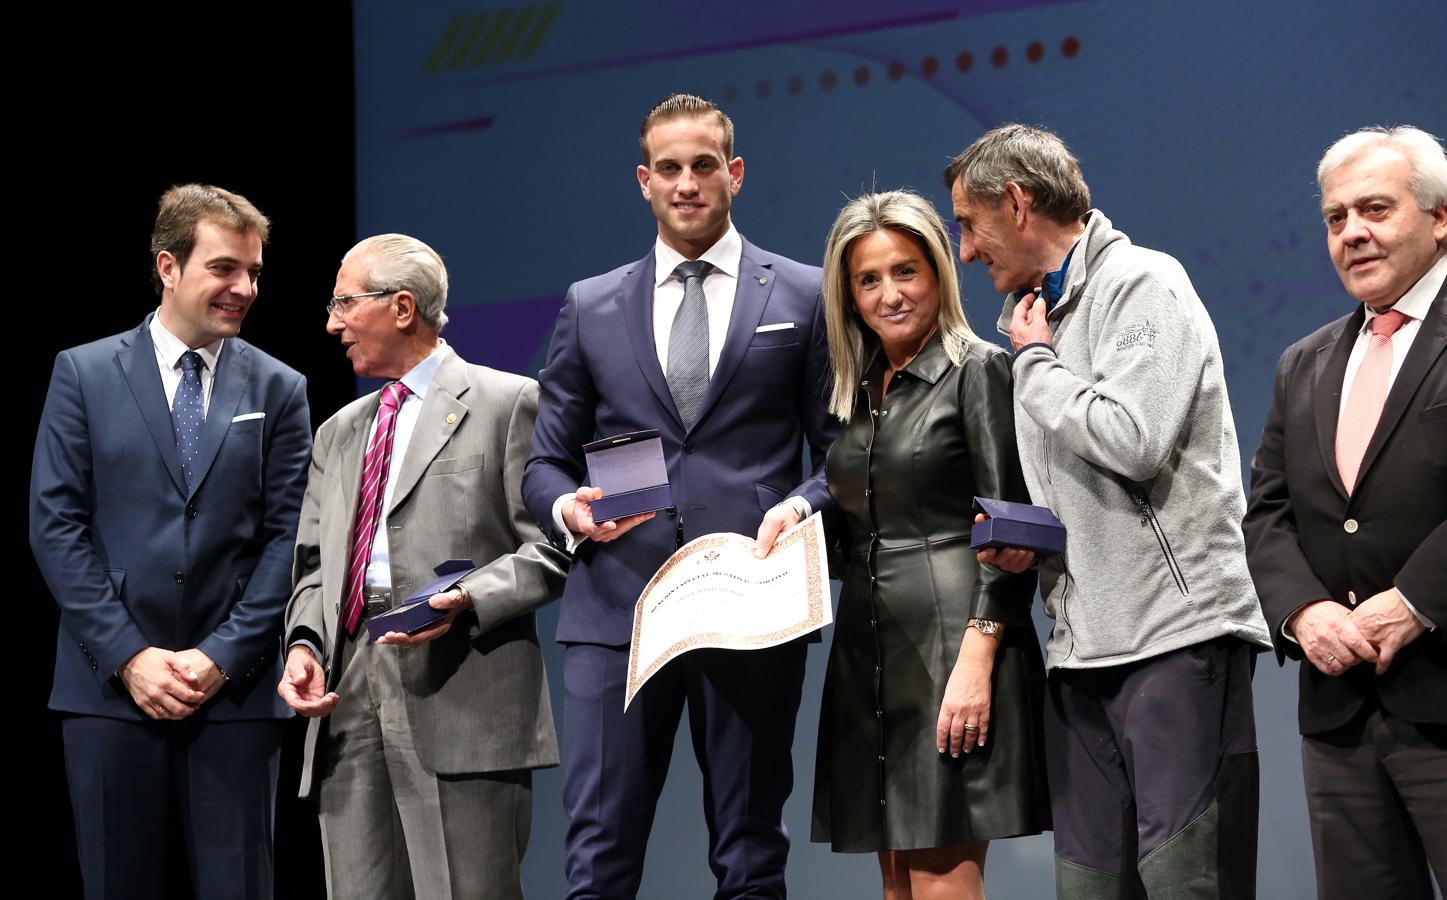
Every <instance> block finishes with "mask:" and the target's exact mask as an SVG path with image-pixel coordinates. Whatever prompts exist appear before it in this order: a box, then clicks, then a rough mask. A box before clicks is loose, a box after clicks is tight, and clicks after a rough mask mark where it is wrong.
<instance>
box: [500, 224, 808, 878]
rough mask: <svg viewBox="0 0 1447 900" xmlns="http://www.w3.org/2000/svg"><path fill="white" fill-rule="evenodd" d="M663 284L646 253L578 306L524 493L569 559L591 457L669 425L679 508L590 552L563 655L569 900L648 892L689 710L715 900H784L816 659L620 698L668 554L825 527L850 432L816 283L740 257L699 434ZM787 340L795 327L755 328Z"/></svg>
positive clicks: (658, 686) (566, 601)
mask: <svg viewBox="0 0 1447 900" xmlns="http://www.w3.org/2000/svg"><path fill="white" fill-rule="evenodd" d="M654 271H655V264H654V258H653V254H652V253H651V252H650V253H649V254H648V255H647V256H645V257H644V258H643V259H641V260H638V261H637V262H635V263H632V264H630V265H627V266H624V267H622V268H620V269H616V270H614V271H612V272H609V273H608V274H606V275H600V276H598V277H595V278H590V279H587V280H585V281H580V282H578V283H576V284H574V285H573V286H572V287H571V288H570V289H569V291H568V296H567V299H566V301H565V303H564V305H563V310H562V312H561V313H560V314H559V316H558V322H557V326H556V329H555V331H554V333H553V341H552V346H551V347H550V349H549V351H548V360H547V365H546V367H545V368H544V369H543V370H542V372H541V373H540V374H539V381H540V383H541V385H542V396H541V400H540V406H539V412H538V422H537V428H536V431H535V432H534V440H533V457H532V459H531V460H530V461H529V463H528V468H527V473H526V476H525V477H524V479H523V497H524V500H525V501H526V503H527V505H528V508H529V509H530V510H531V511H532V513H533V515H534V516H536V517H537V519H538V521H539V523H541V524H542V526H543V528H544V529H545V531H547V532H549V533H550V537H551V538H552V539H553V540H554V541H555V542H558V543H561V542H562V541H563V539H564V536H563V535H560V534H557V533H556V528H555V525H554V523H553V517H552V508H553V504H554V502H555V501H556V500H557V498H558V497H559V496H562V495H564V494H571V493H572V492H573V491H574V490H576V488H577V487H578V486H579V485H580V484H584V483H586V479H587V467H586V464H585V462H584V459H583V451H582V445H583V444H584V443H587V442H589V441H592V440H595V439H597V438H600V437H606V436H609V435H614V434H619V433H623V432H629V431H638V430H641V429H647V428H656V429H658V430H659V431H660V432H661V434H662V439H663V449H664V455H665V458H666V460H667V464H668V476H669V482H670V484H671V487H672V491H673V499H674V502H675V504H676V510H675V511H670V512H669V513H668V514H664V513H660V514H658V515H657V516H655V517H654V518H653V519H652V520H651V521H648V522H645V523H644V524H642V525H640V526H638V527H636V528H634V529H633V530H632V531H630V532H629V533H627V534H626V535H624V536H623V537H621V538H619V539H618V540H616V541H612V542H609V543H596V542H593V541H585V542H583V543H582V544H581V545H580V546H579V547H578V548H577V551H576V554H575V557H574V559H573V564H572V568H571V570H570V571H569V574H568V583H567V587H566V588H565V590H564V594H563V601H562V611H561V616H560V620H559V623H558V632H557V639H558V641H560V642H562V643H563V644H565V645H566V650H565V652H564V674H563V683H564V689H565V692H566V702H565V705H564V728H563V766H564V805H565V807H566V808H567V812H568V816H569V830H568V860H567V877H568V882H569V892H570V893H569V896H570V897H628V896H632V895H633V894H634V893H636V891H637V887H638V880H639V877H640V875H641V872H642V868H643V852H644V849H645V846H646V843H647V837H648V831H649V829H650V827H651V825H652V820H653V811H654V806H655V804H656V802H657V798H658V793H659V791H660V790H661V789H662V786H663V780H664V777H665V775H666V773H667V771H668V764H669V762H670V758H671V756H672V750H673V736H674V733H675V731H676V730H677V728H678V722H679V719H680V717H681V714H682V709H683V707H684V705H685V703H686V704H687V706H688V709H689V720H690V727H691V729H692V731H693V743H694V750H695V754H696V755H697V757H698V760H699V765H700V767H701V769H702V771H703V776H704V783H705V797H704V806H705V810H704V812H705V816H706V817H707V819H708V823H709V835H710V864H711V866H712V868H713V871H714V873H715V875H716V876H717V877H718V880H719V896H735V895H738V894H744V893H747V894H748V895H749V896H782V895H783V894H784V862H785V859H786V857H787V853H788V835H787V833H786V832H785V830H784V827H783V821H782V810H783V804H784V800H785V799H786V798H787V797H788V795H789V792H790V790H791V789H792V787H793V770H792V762H791V756H790V751H791V747H792V744H793V734H794V717H795V713H796V712H797V710H798V704H799V695H800V691H801V687H802V680H803V672H804V646H803V644H802V643H798V642H796V643H793V644H789V645H786V646H783V647H777V648H773V649H771V650H767V651H752V652H748V653H744V652H737V651H721V650H703V651H693V652H692V653H689V654H687V655H686V656H685V657H684V658H682V659H680V660H678V661H676V662H675V663H673V664H672V665H670V666H668V667H666V668H665V669H664V670H662V671H661V672H659V673H658V674H657V675H655V676H654V678H653V679H652V680H650V681H649V683H648V685H647V686H646V687H645V688H644V689H643V691H642V692H641V693H640V694H639V696H638V697H637V698H636V699H635V700H634V703H633V705H632V706H631V707H630V709H629V711H628V713H627V714H626V715H625V714H624V712H623V689H624V685H625V684H626V669H627V663H628V646H627V645H628V643H629V640H630V636H631V633H632V625H633V605H634V602H635V601H636V600H637V599H638V595H639V594H640V593H641V592H642V590H643V587H644V585H645V583H646V582H647V580H648V579H649V578H650V577H652V575H653V573H654V572H655V571H657V569H658V568H659V566H660V565H662V563H663V562H664V560H665V559H667V558H668V556H669V554H671V553H672V552H673V551H674V550H675V549H676V548H677V547H678V546H680V545H681V544H682V543H685V542H687V541H690V540H692V539H694V538H696V537H699V536H700V535H704V534H709V533H712V532H717V531H733V532H738V533H740V534H744V535H747V536H749V537H752V536H753V535H754V534H755V533H756V532H757V531H758V528H759V523H760V522H761V521H762V519H763V515H764V513H765V512H766V511H767V510H768V509H769V508H770V507H772V506H773V505H774V504H776V503H778V502H779V501H780V500H782V499H784V498H785V497H788V496H793V495H798V496H802V497H804V498H805V499H806V500H808V501H809V503H810V505H811V506H812V507H813V508H814V509H816V510H820V509H824V508H826V507H828V506H829V505H830V504H831V502H832V501H830V499H829V493H828V488H827V486H826V485H825V483H824V477H823V469H822V466H823V461H824V454H825V452H826V451H827V450H828V449H829V445H830V443H832V441H833V439H834V436H835V433H836V424H835V420H834V419H833V418H832V417H831V416H830V415H829V414H828V411H827V409H826V404H825V400H824V398H825V395H826V392H827V390H828V388H829V384H828V348H827V345H826V342H825V335H824V322H823V313H822V306H821V304H820V301H819V277H820V273H819V270H818V269H817V268H815V267H812V266H804V265H800V264H799V263H796V262H793V261H792V260H789V259H786V258H784V257H781V256H777V255H775V254H772V253H768V252H766V251H763V250H760V249H759V248H757V247H755V246H753V245H752V244H750V243H748V242H747V241H744V243H743V256H742V260H741V263H740V268H739V277H738V285H737V290H736V294H735V297H734V306H733V313H732V317H731V318H730V321H729V327H728V335H727V337H726V339H725V341H724V346H723V348H722V351H721V353H720V356H719V360H718V364H717V366H716V367H715V369H714V372H713V374H712V376H711V378H710V380H709V388H708V394H707V395H706V397H705V399H704V401H703V404H702V406H701V407H700V409H699V413H698V417H697V419H696V420H695V423H694V425H693V427H692V428H690V429H685V427H684V425H683V422H682V420H681V418H680V417H679V415H678V412H677V410H676V408H675V407H674V403H673V399H672V395H671V394H670V393H669V389H668V383H667V380H666V379H665V377H664V373H663V371H662V369H661V367H660V366H659V364H658V353H657V348H656V345H655V342H654V336H653V294H654ZM774 324H787V325H792V326H793V327H785V328H778V329H773V330H768V331H763V332H759V331H758V330H757V329H758V328H759V327H761V326H767V325H774ZM806 439H807V441H808V447H809V451H810V463H809V471H808V472H807V474H806V472H805V466H804V465H803V464H802V463H803V448H804V442H805V440H806ZM801 479H802V482H801Z"/></svg>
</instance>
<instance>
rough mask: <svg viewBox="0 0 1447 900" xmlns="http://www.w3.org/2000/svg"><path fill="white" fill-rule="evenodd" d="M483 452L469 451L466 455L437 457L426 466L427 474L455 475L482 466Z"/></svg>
mask: <svg viewBox="0 0 1447 900" xmlns="http://www.w3.org/2000/svg"><path fill="white" fill-rule="evenodd" d="M483 456H484V454H481V453H469V454H467V455H466V456H452V457H439V458H437V459H434V460H432V463H431V465H429V466H428V467H427V474H428V475H455V474H457V473H458V472H469V471H471V470H473V469H481V468H482V467H483V463H484V459H483Z"/></svg>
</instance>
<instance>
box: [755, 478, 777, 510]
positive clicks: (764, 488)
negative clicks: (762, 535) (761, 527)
mask: <svg viewBox="0 0 1447 900" xmlns="http://www.w3.org/2000/svg"><path fill="white" fill-rule="evenodd" d="M754 491H755V492H756V493H757V494H758V495H759V509H761V510H763V511H764V512H768V511H769V510H771V509H773V508H774V507H775V506H776V505H777V504H778V503H779V502H780V501H782V500H783V499H784V495H783V494H781V493H779V492H778V491H776V490H774V489H773V488H771V487H769V486H768V485H767V484H759V483H758V482H754Z"/></svg>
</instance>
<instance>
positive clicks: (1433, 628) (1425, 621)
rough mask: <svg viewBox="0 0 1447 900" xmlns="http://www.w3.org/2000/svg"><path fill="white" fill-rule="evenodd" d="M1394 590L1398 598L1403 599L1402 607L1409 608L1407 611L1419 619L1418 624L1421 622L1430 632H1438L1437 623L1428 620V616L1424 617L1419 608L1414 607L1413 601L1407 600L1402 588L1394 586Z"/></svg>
mask: <svg viewBox="0 0 1447 900" xmlns="http://www.w3.org/2000/svg"><path fill="white" fill-rule="evenodd" d="M1392 589H1393V590H1395V591H1396V592H1397V596H1398V597H1401V598H1402V605H1403V606H1405V607H1407V609H1410V610H1411V611H1412V615H1414V616H1416V617H1417V621H1418V622H1421V623H1422V625H1423V626H1424V627H1425V628H1426V629H1427V630H1428V631H1436V630H1437V625H1436V623H1434V622H1433V621H1432V620H1431V619H1429V618H1427V617H1426V616H1424V615H1422V613H1421V612H1419V611H1418V610H1417V607H1415V606H1413V605H1412V601H1411V600H1408V599H1407V595H1406V594H1404V593H1402V589H1401V588H1399V587H1397V586H1396V585H1393V586H1392Z"/></svg>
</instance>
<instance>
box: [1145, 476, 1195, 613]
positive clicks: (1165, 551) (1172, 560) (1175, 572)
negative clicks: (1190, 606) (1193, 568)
mask: <svg viewBox="0 0 1447 900" xmlns="http://www.w3.org/2000/svg"><path fill="white" fill-rule="evenodd" d="M1135 502H1136V505H1137V506H1139V507H1140V513H1141V527H1142V528H1144V527H1145V526H1147V525H1149V526H1150V527H1151V529H1152V530H1153V531H1155V533H1156V543H1158V544H1160V545H1161V555H1163V556H1164V557H1165V558H1166V567H1167V568H1169V569H1170V570H1171V577H1172V578H1174V579H1176V587H1177V588H1179V589H1180V591H1181V596H1182V597H1189V596H1191V592H1190V591H1189V590H1188V589H1187V588H1186V576H1185V575H1183V574H1181V567H1180V566H1179V565H1177V563H1176V555H1175V554H1174V553H1172V552H1171V542H1170V541H1168V540H1166V533H1165V532H1164V531H1162V530H1161V523H1160V522H1159V521H1158V520H1157V519H1156V511H1155V509H1154V508H1153V507H1152V506H1151V501H1150V498H1149V497H1147V496H1146V495H1145V494H1144V493H1140V494H1137V495H1136V498H1135Z"/></svg>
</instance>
